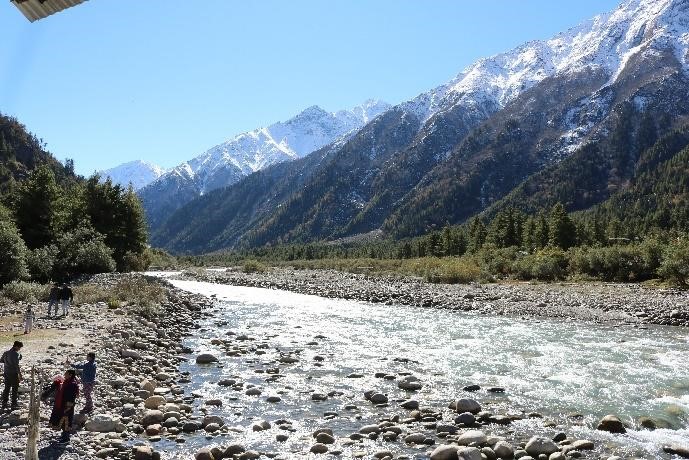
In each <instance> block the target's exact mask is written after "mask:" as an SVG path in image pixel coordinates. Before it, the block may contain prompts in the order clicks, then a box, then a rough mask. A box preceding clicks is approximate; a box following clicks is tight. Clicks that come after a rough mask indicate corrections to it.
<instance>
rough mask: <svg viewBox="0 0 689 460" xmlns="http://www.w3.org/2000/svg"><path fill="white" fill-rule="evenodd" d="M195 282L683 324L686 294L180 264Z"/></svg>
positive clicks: (688, 322)
mask: <svg viewBox="0 0 689 460" xmlns="http://www.w3.org/2000/svg"><path fill="white" fill-rule="evenodd" d="M183 276H184V277H186V278H188V279H194V280H197V281H207V282H212V283H221V284H230V285H237V286H250V287H262V288H269V289H282V290H287V291H292V292H297V293H301V294H312V295H318V296H321V297H328V298H341V299H352V300H358V301H363V302H372V303H383V304H387V305H396V304H401V305H410V306H418V307H428V308H440V309H450V310H458V311H473V312H477V313H480V314H486V315H508V316H527V317H549V318H568V319H573V320H580V321H594V322H600V323H604V322H623V323H632V324H659V325H668V326H684V327H687V326H689V293H688V292H687V291H682V290H679V289H667V288H665V289H660V288H648V287H645V286H643V285H641V284H633V283H630V284H615V283H601V282H587V283H510V284H508V283H502V284H474V283H472V284H464V285H449V284H431V283H427V282H425V281H423V280H420V279H414V278H410V277H390V276H370V275H364V274H352V273H344V272H339V271H334V270H295V269H291V268H271V269H269V270H268V271H266V272H260V273H245V272H243V271H242V270H241V269H239V268H230V269H227V270H201V269H194V270H187V271H185V272H184V273H183Z"/></svg>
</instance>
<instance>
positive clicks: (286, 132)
mask: <svg viewBox="0 0 689 460" xmlns="http://www.w3.org/2000/svg"><path fill="white" fill-rule="evenodd" d="M389 107H390V105H389V104H387V103H385V102H381V101H377V100H367V101H366V102H364V103H363V104H362V105H360V106H357V107H354V108H353V109H351V110H341V111H339V112H335V113H331V112H327V111H325V110H323V109H321V108H320V107H318V106H312V107H309V108H307V109H305V110H304V111H302V112H301V113H299V114H298V115H296V116H295V117H293V118H291V119H289V120H287V121H284V122H278V123H274V124H272V125H270V126H268V127H265V128H259V129H256V130H253V131H249V132H246V133H243V134H239V135H238V136H235V137H233V138H232V139H230V140H228V141H226V142H223V143H222V144H219V145H216V146H215V147H213V148H211V149H210V150H208V151H206V152H205V153H203V154H201V155H199V156H197V157H195V158H193V159H192V160H189V161H186V162H184V163H182V164H181V165H179V166H177V167H176V168H174V169H172V170H171V171H170V172H169V173H168V175H177V176H180V177H184V178H188V179H191V180H193V181H195V182H196V185H197V187H198V189H199V191H200V192H201V193H205V192H207V191H210V190H213V189H215V188H219V187H222V186H226V185H229V184H230V183H232V182H234V181H236V180H237V179H238V178H239V177H242V176H245V175H248V174H251V173H252V172H255V171H258V170H260V169H263V168H265V167H267V166H270V165H272V164H275V163H279V162H282V161H287V160H292V159H295V158H301V157H303V156H305V155H307V154H309V153H311V152H313V151H315V150H318V149H320V148H321V147H324V146H326V145H328V144H330V143H331V142H333V141H334V140H336V139H338V138H339V137H341V136H343V135H345V134H347V133H349V132H350V131H352V130H356V129H358V128H360V127H362V126H363V125H364V124H366V123H367V122H368V121H370V120H371V119H373V118H375V117H376V116H378V115H379V114H381V113H382V112H384V111H385V110H387V109H388V108H389ZM162 181H165V176H163V177H161V178H160V179H159V181H158V182H162Z"/></svg>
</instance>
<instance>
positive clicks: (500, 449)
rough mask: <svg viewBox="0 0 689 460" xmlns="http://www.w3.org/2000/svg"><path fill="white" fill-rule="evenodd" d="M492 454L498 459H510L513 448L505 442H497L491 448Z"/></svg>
mask: <svg viewBox="0 0 689 460" xmlns="http://www.w3.org/2000/svg"><path fill="white" fill-rule="evenodd" d="M493 452H495V455H497V456H498V458H512V457H513V456H514V448H513V447H512V445H511V444H510V443H509V442H507V441H498V442H496V443H495V446H494V447H493Z"/></svg>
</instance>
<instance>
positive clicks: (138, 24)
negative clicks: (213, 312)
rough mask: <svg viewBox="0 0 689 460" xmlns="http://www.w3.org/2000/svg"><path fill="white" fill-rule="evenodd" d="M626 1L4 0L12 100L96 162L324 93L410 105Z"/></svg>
mask: <svg viewBox="0 0 689 460" xmlns="http://www.w3.org/2000/svg"><path fill="white" fill-rule="evenodd" d="M616 5H617V1H613V0H562V1H560V0H558V1H557V2H554V1H552V0H519V1H517V0H511V1H508V0H481V1H473V0H471V1H470V0H318V1H317V0H251V1H232V0H195V1H189V0H90V1H88V2H87V3H84V4H82V5H80V6H78V7H75V8H72V9H70V10H67V11H65V12H62V13H60V14H57V15H54V16H52V17H49V18H47V19H44V20H42V21H38V22H36V23H33V24H32V23H29V22H28V21H26V20H25V19H24V17H23V16H22V15H21V14H20V13H19V11H18V10H16V8H15V7H14V6H12V5H11V4H10V3H9V2H8V1H3V2H0V39H2V45H1V46H0V112H3V113H5V114H9V115H13V116H15V117H17V118H18V119H19V120H20V121H21V122H23V123H24V124H25V125H26V126H27V127H28V128H29V130H31V131H32V132H34V133H35V134H36V135H37V136H38V137H39V138H42V139H43V140H44V141H45V142H46V143H47V144H48V149H49V150H50V151H51V152H52V153H53V154H55V156H57V157H58V158H59V159H61V160H63V159H65V158H73V159H74V160H75V163H76V168H77V171H78V172H80V173H82V174H90V173H91V172H93V171H94V170H96V169H104V168H108V167H112V166H115V165H117V164H120V163H123V162H125V161H131V160H134V159H144V160H148V161H151V162H153V163H157V164H160V165H161V166H164V167H171V166H175V165H177V164H178V163H181V162H182V161H184V160H187V159H190V158H192V157H194V156H196V155H198V154H200V153H202V152H203V151H205V150H206V149H208V148H210V147H212V146H213V145H216V144H218V143H220V142H222V141H224V140H226V139H227V138H229V137H232V136H233V135H235V134H238V133H241V132H244V131H247V130H251V129H254V128H257V127H259V126H265V125H267V124H270V123H272V122H275V121H279V120H284V119H287V118H289V117H291V116H292V115H294V114H296V113H298V112H299V111H300V110H301V109H303V108H306V107H308V106H310V105H314V104H317V105H320V106H321V107H323V108H324V109H326V110H330V111H334V110H338V109H341V108H347V107H351V106H354V105H357V104H359V103H360V102H362V101H363V100H365V99H367V98H379V99H383V100H385V101H388V102H390V103H398V102H401V101H404V100H407V99H410V98H412V97H414V96H415V95H417V94H419V93H421V92H423V91H425V90H428V89H430V88H432V87H435V86H437V85H439V84H441V83H443V82H445V81H447V80H449V79H450V78H452V77H453V76H454V75H455V74H457V73H458V72H459V71H460V70H462V68H464V67H465V66H467V65H469V64H471V63H472V62H473V61H475V60H476V59H478V58H481V57H484V56H488V55H491V54H495V53H498V52H502V51H506V50H508V49H510V48H513V47H515V46H517V45H519V44H521V43H523V42H525V41H527V40H532V39H542V38H548V37H550V36H552V35H554V34H555V33H557V32H559V31H562V30H565V29H567V28H569V27H571V26H574V25H576V24H577V23H579V22H581V21H582V20H585V19H588V18H590V17H592V16H594V15H596V14H599V13H602V12H606V11H609V10H612V9H614V8H615V6H616Z"/></svg>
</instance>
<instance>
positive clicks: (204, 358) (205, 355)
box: [196, 353, 218, 364]
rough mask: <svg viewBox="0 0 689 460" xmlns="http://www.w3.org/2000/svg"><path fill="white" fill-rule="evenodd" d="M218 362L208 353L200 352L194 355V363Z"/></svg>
mask: <svg viewBox="0 0 689 460" xmlns="http://www.w3.org/2000/svg"><path fill="white" fill-rule="evenodd" d="M216 362H218V358H217V357H216V356H215V355H212V354H210V353H202V354H200V355H198V356H197V357H196V364H211V363H216Z"/></svg>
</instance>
